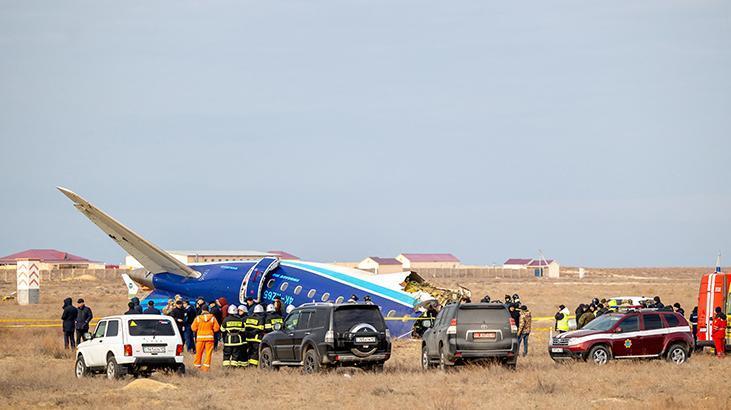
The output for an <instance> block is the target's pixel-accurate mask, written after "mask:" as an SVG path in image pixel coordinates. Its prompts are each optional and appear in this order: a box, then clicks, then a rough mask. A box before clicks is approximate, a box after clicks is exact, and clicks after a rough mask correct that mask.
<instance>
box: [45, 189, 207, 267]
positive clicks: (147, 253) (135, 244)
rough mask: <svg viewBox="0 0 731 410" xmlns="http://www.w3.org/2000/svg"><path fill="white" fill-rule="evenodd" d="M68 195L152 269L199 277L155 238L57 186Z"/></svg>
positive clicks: (119, 242) (125, 248) (107, 232)
mask: <svg viewBox="0 0 731 410" xmlns="http://www.w3.org/2000/svg"><path fill="white" fill-rule="evenodd" d="M57 188H58V190H59V191H61V192H62V193H63V194H64V195H66V196H67V197H68V198H69V199H70V200H71V201H73V203H74V206H75V207H76V209H78V210H79V212H81V213H82V214H84V215H85V216H86V217H87V218H89V220H90V221H91V222H94V224H95V225H96V226H98V227H99V228H101V230H102V231H104V233H106V234H107V236H109V237H110V238H112V240H113V241H114V242H116V243H117V245H119V246H121V247H122V249H124V250H125V251H127V253H129V254H130V255H132V256H133V257H134V258H135V259H137V261H139V262H140V264H141V265H142V266H144V267H145V269H147V270H148V271H150V273H163V272H168V273H174V274H176V275H181V276H185V277H192V278H197V277H199V276H200V273H198V272H196V271H195V270H193V269H191V268H190V267H188V266H187V265H185V264H184V263H182V262H180V261H179V260H177V259H175V258H174V257H173V256H172V255H170V254H169V253H167V252H165V251H163V250H162V249H160V248H158V247H157V246H155V245H154V244H152V243H151V242H148V241H147V240H146V239H144V238H143V237H141V236H140V235H138V234H136V233H135V232H134V231H132V230H131V229H129V228H127V227H126V226H124V225H122V224H121V223H119V222H117V221H116V220H115V219H114V218H112V217H111V216H109V215H107V214H106V213H104V212H103V211H102V210H101V209H99V208H97V207H95V206H94V205H92V204H90V203H89V202H88V201H87V200H85V199H84V198H82V197H80V196H79V195H77V194H75V193H74V192H72V191H70V190H68V189H66V188H62V187H57Z"/></svg>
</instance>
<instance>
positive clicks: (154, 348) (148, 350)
mask: <svg viewBox="0 0 731 410" xmlns="http://www.w3.org/2000/svg"><path fill="white" fill-rule="evenodd" d="M142 351H143V352H145V353H165V346H143V347H142Z"/></svg>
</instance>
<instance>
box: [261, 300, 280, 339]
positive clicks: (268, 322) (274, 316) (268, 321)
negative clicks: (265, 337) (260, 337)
mask: <svg viewBox="0 0 731 410" xmlns="http://www.w3.org/2000/svg"><path fill="white" fill-rule="evenodd" d="M277 323H279V325H280V326H281V325H283V324H284V319H282V314H281V313H279V312H277V310H276V308H275V307H274V305H268V306H267V314H266V318H265V319H264V334H267V333H269V332H271V331H273V330H274V325H276V324H277Z"/></svg>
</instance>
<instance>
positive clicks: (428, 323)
mask: <svg viewBox="0 0 731 410" xmlns="http://www.w3.org/2000/svg"><path fill="white" fill-rule="evenodd" d="M431 325H432V323H431V320H430V319H426V320H422V321H421V326H423V327H424V328H427V329H428V328H430V327H431Z"/></svg>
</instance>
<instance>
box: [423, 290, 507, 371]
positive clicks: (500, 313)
mask: <svg viewBox="0 0 731 410" xmlns="http://www.w3.org/2000/svg"><path fill="white" fill-rule="evenodd" d="M428 325H429V326H428V327H429V329H428V330H427V331H426V332H425V333H424V337H423V340H422V347H421V365H422V367H423V368H424V369H429V368H432V367H436V366H439V367H441V368H442V369H444V368H446V367H447V366H453V365H456V364H461V363H466V362H481V361H485V362H488V361H497V362H500V363H501V364H503V365H504V366H506V367H508V368H512V369H514V368H515V365H516V363H517V360H518V359H517V358H518V355H517V351H518V337H517V331H518V329H517V327H516V325H515V321H514V320H513V319H512V318H511V317H510V313H508V309H507V308H506V307H505V305H502V304H498V303H454V304H449V305H447V306H445V307H444V308H443V309H442V311H441V312H439V314H438V315H437V317H436V319H435V320H434V323H428Z"/></svg>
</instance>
